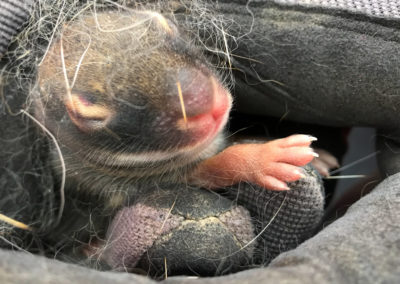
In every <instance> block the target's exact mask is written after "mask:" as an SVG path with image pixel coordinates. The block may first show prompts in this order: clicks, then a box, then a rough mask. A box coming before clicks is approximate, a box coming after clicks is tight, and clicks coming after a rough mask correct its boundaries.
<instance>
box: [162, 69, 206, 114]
mask: <svg viewBox="0 0 400 284" xmlns="http://www.w3.org/2000/svg"><path fill="white" fill-rule="evenodd" d="M172 87H173V88H174V89H175V90H171V91H172V92H171V93H172V94H173V93H176V98H172V97H170V98H169V99H170V100H171V101H172V102H173V103H174V108H175V109H177V110H180V111H182V112H186V113H185V115H186V116H187V117H193V116H196V115H200V114H203V113H207V112H209V111H211V109H212V107H213V97H214V90H213V84H212V81H211V76H209V75H205V74H204V73H203V72H202V71H200V70H197V69H194V68H183V69H180V70H179V71H178V75H177V78H176V83H175V86H172ZM172 96H173V95H172ZM178 98H179V99H178Z"/></svg>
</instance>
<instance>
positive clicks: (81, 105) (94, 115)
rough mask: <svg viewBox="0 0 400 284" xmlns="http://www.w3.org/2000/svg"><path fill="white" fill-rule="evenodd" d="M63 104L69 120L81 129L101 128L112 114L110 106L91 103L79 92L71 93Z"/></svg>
mask: <svg viewBox="0 0 400 284" xmlns="http://www.w3.org/2000/svg"><path fill="white" fill-rule="evenodd" d="M64 104H65V107H66V109H67V111H68V115H69V117H70V119H71V121H72V122H73V123H74V124H75V125H76V126H77V127H78V128H79V129H81V130H82V131H93V130H98V129H101V128H103V127H104V126H105V125H106V124H107V122H108V121H109V120H110V119H111V118H112V116H113V114H114V112H113V110H112V109H111V108H110V107H108V106H105V105H102V104H99V103H93V102H92V101H90V100H89V99H87V98H86V97H85V96H83V95H80V94H71V96H70V97H69V98H68V99H67V100H66V101H65V102H64Z"/></svg>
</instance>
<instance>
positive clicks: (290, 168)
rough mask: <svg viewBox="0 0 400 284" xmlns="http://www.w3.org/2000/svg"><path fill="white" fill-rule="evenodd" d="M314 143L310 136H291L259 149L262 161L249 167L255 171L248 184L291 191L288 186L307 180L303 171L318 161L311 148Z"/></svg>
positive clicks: (263, 145) (254, 161) (259, 160)
mask: <svg viewBox="0 0 400 284" xmlns="http://www.w3.org/2000/svg"><path fill="white" fill-rule="evenodd" d="M315 140H316V138H315V137H312V136H308V135H292V136H289V137H286V138H282V139H277V140H273V141H271V142H268V143H265V144H261V145H257V146H259V147H260V148H259V149H257V152H258V154H257V156H258V157H259V158H258V159H256V160H253V163H251V164H249V165H251V168H252V169H253V174H252V175H251V178H250V180H249V181H250V182H253V183H255V184H258V185H260V186H262V187H265V188H267V189H272V190H288V189H289V187H288V186H287V184H286V183H287V182H293V181H296V180H299V179H300V178H302V177H304V174H303V170H302V169H301V168H300V167H301V166H304V165H306V164H308V163H309V162H311V161H312V160H313V159H314V158H315V157H318V154H317V153H315V152H314V151H313V149H312V148H311V147H310V145H311V143H312V142H313V141H315ZM254 146H256V145H254ZM249 170H250V169H249Z"/></svg>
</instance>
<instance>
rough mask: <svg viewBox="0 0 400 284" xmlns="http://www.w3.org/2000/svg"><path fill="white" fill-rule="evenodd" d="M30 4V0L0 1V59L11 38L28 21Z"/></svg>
mask: <svg viewBox="0 0 400 284" xmlns="http://www.w3.org/2000/svg"><path fill="white" fill-rule="evenodd" d="M32 3H33V1H32V0H1V1H0V58H1V57H2V56H3V54H4V52H5V51H6V50H7V47H8V45H9V43H10V40H11V39H12V37H13V36H14V35H15V34H16V33H17V31H18V30H19V29H20V27H21V26H22V25H23V24H24V23H25V22H26V21H27V20H28V18H29V15H30V14H29V11H30V8H31V6H32Z"/></svg>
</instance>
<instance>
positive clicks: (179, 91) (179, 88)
mask: <svg viewBox="0 0 400 284" xmlns="http://www.w3.org/2000/svg"><path fill="white" fill-rule="evenodd" d="M176 87H177V88H178V95H179V101H180V103H181V108H182V115H183V120H184V121H185V123H187V116H186V109H185V102H184V101H183V95H182V88H181V82H179V81H178V82H176Z"/></svg>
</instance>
